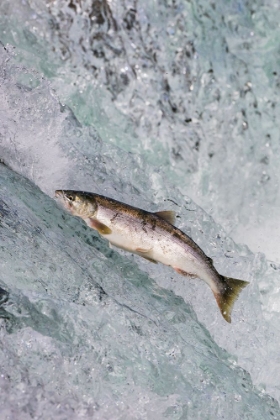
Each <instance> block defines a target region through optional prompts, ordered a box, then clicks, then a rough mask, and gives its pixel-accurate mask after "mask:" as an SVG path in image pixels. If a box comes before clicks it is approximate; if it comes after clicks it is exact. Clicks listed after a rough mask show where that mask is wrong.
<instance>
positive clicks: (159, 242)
mask: <svg viewBox="0 0 280 420" xmlns="http://www.w3.org/2000/svg"><path fill="white" fill-rule="evenodd" d="M56 196H57V197H59V198H60V199H62V201H63V204H64V206H65V207H66V208H67V209H68V210H69V211H70V212H71V213H72V214H73V215H74V216H79V217H81V218H82V219H84V220H85V222H86V223H87V224H88V226H90V227H91V228H93V229H95V230H97V231H98V232H99V233H100V235H102V236H103V237H104V238H106V239H108V241H109V242H110V244H112V245H115V246H117V247H119V248H122V249H124V250H127V251H129V252H133V253H135V254H138V255H140V256H142V257H143V258H146V259H148V260H149V261H152V262H155V263H156V262H161V263H162V264H165V265H167V266H171V267H173V268H174V269H175V270H176V271H177V272H178V273H180V274H182V275H186V276H191V277H197V278H200V279H202V280H204V281H205V282H206V283H207V284H208V285H209V286H210V288H211V290H212V291H213V294H214V296H215V298H216V300H217V303H218V306H219V308H220V310H221V313H222V315H223V317H224V318H225V320H226V321H227V322H231V310H232V306H233V303H234V301H235V300H236V299H237V297H238V295H239V292H240V291H241V290H242V289H243V288H244V287H245V286H246V285H247V284H248V283H247V282H245V281H243V280H237V279H230V278H227V277H224V276H222V275H220V274H219V273H218V272H217V270H216V269H215V267H214V265H213V262H212V260H211V259H210V258H209V257H207V256H206V255H205V254H204V252H203V251H202V249H201V248H200V247H199V246H198V245H197V244H196V243H195V242H194V241H193V240H192V239H191V238H190V237H189V236H188V235H186V234H185V233H184V232H182V231H181V230H180V229H178V228H176V227H175V226H174V225H173V219H174V214H173V212H158V213H150V212H147V211H145V210H142V209H139V208H136V207H133V206H129V205H128V204H124V203H121V202H119V201H116V200H113V199H111V198H108V197H104V196H102V195H98V194H94V193H87V192H81V191H71V190H57V191H56Z"/></svg>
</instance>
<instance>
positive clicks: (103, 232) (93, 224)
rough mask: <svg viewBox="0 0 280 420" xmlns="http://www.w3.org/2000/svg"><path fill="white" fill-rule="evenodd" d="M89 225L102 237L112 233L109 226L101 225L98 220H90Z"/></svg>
mask: <svg viewBox="0 0 280 420" xmlns="http://www.w3.org/2000/svg"><path fill="white" fill-rule="evenodd" d="M87 224H88V226H90V227H91V228H93V229H95V230H97V231H98V232H99V233H100V235H110V233H112V231H111V229H110V228H109V227H108V226H106V225H104V223H101V222H99V221H98V220H96V219H91V218H89V219H88V220H87Z"/></svg>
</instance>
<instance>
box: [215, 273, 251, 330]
mask: <svg viewBox="0 0 280 420" xmlns="http://www.w3.org/2000/svg"><path fill="white" fill-rule="evenodd" d="M221 280H222V281H223V284H224V287H223V290H222V291H220V292H218V293H215V292H214V291H213V293H214V296H215V298H216V301H217V304H218V306H219V308H220V311H221V314H222V315H223V317H224V318H225V320H226V321H227V322H229V323H230V322H231V311H232V308H233V305H234V302H235V301H236V300H237V298H238V296H239V293H240V292H241V290H242V289H244V287H246V286H247V285H248V284H249V282H248V281H244V280H237V279H231V278H230V277H224V276H221Z"/></svg>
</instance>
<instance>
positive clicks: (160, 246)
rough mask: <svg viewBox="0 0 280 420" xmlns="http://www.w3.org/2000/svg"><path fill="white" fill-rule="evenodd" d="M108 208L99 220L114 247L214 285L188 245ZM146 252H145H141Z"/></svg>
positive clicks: (98, 216)
mask: <svg viewBox="0 0 280 420" xmlns="http://www.w3.org/2000/svg"><path fill="white" fill-rule="evenodd" d="M114 216H115V214H114V213H113V212H111V211H110V210H108V209H104V208H103V209H99V210H98V213H97V215H96V219H97V220H98V221H100V222H101V223H104V224H105V225H106V226H108V227H109V228H110V229H111V231H112V233H110V234H107V235H102V236H103V237H104V238H105V239H107V240H108V241H109V242H110V243H111V244H112V245H115V246H117V247H119V248H122V249H124V250H127V251H129V252H133V253H136V254H140V255H141V254H142V255H143V256H146V257H148V258H151V259H153V260H155V261H158V262H160V263H162V264H165V265H167V266H171V267H174V268H179V269H181V270H183V271H184V272H186V273H189V274H190V275H193V276H196V277H199V278H201V279H203V280H205V281H206V282H207V283H212V281H211V280H210V278H209V274H208V273H207V272H206V270H205V267H204V264H203V262H202V261H201V259H199V258H196V256H195V255H194V254H193V252H188V250H187V247H186V245H185V244H180V242H178V241H175V240H174V239H173V237H172V236H171V235H170V234H168V233H167V232H163V231H161V230H160V229H155V230H153V229H151V228H149V227H148V226H146V227H145V228H143V226H142V224H141V221H139V220H137V219H133V218H129V217H128V216H127V215H125V216H120V217H117V218H116V217H114ZM141 251H145V252H143V253H142V252H141Z"/></svg>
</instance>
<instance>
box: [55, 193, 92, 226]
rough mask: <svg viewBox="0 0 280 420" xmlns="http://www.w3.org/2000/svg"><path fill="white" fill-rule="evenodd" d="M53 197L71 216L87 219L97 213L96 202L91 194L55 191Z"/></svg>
mask: <svg viewBox="0 0 280 420" xmlns="http://www.w3.org/2000/svg"><path fill="white" fill-rule="evenodd" d="M55 197H56V198H58V199H59V200H60V201H61V202H62V204H63V206H64V207H65V208H66V209H67V210H69V211H70V213H71V214H73V216H79V217H81V218H82V219H87V218H89V217H93V216H94V214H95V213H96V211H97V202H96V200H95V198H94V195H93V194H89V193H85V192H82V191H73V190H56V191H55Z"/></svg>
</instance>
